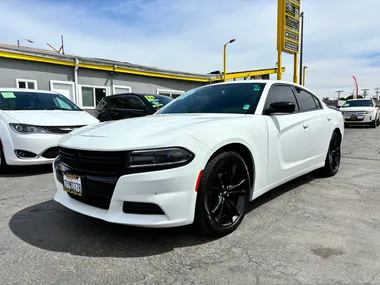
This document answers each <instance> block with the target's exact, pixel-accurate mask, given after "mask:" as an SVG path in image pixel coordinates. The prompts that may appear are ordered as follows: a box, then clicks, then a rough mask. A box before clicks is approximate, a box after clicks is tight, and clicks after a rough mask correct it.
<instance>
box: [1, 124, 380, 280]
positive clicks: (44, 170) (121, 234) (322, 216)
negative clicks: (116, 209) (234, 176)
mask: <svg viewBox="0 0 380 285" xmlns="http://www.w3.org/2000/svg"><path fill="white" fill-rule="evenodd" d="M379 184H380V128H377V129H371V128H348V129H346V136H345V141H344V145H343V160H342V165H341V169H340V172H339V173H338V174H337V175H336V176H335V177H332V178H328V179H322V178H320V177H318V176H316V175H315V174H310V175H306V176H303V177H301V178H299V179H296V180H294V181H292V182H290V183H288V184H286V185H284V186H281V187H279V188H276V189H274V190H272V191H270V192H269V193H267V194H265V195H263V196H262V197H260V198H259V199H257V200H256V201H254V202H252V203H251V205H250V206H249V213H248V214H247V215H246V217H245V218H244V221H243V223H242V224H241V225H240V227H239V228H238V229H237V231H235V232H234V233H232V234H231V235H229V236H226V237H224V238H220V239H215V240H209V239H205V238H200V237H199V236H197V235H195V234H194V233H193V232H192V229H191V228H190V227H181V228H173V229H143V228H134V227H127V226H121V225H113V224H108V223H106V222H102V221H100V220H96V219H92V218H88V217H85V216H82V215H80V214H76V213H74V212H72V211H70V210H68V209H66V208H64V207H62V206H60V205H59V204H57V203H56V202H54V201H53V200H52V196H53V193H54V184H53V178H52V173H51V170H50V167H49V166H48V167H32V168H22V169H14V170H12V172H11V173H10V174H9V175H6V176H0V284H23V285H24V284H25V285H26V284H44V285H48V284H70V285H72V284H76V285H79V284H91V285H94V284H123V285H124V284H165V285H166V284H181V285H182V284H233V285H235V284H244V285H249V284H323V285H326V284H380V242H379V241H380V215H379V211H380V189H379Z"/></svg>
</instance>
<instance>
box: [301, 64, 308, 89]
mask: <svg viewBox="0 0 380 285" xmlns="http://www.w3.org/2000/svg"><path fill="white" fill-rule="evenodd" d="M306 69H307V66H304V67H303V75H302V77H303V78H302V85H303V86H305V82H306Z"/></svg>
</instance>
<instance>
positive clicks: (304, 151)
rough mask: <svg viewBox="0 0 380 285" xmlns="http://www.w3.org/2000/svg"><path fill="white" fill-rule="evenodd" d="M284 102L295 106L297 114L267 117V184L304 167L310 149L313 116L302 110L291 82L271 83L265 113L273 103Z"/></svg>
mask: <svg viewBox="0 0 380 285" xmlns="http://www.w3.org/2000/svg"><path fill="white" fill-rule="evenodd" d="M284 101H286V102H293V103H294V104H295V105H296V110H295V112H294V113H292V114H284V115H267V116H266V121H267V126H268V138H269V148H268V149H269V153H268V161H269V163H268V179H269V181H268V185H270V184H272V183H276V182H278V181H280V180H282V179H285V178H287V177H289V176H291V175H293V174H296V173H297V172H300V171H302V170H304V169H305V165H306V161H307V157H308V154H309V151H310V148H309V145H310V128H309V126H310V118H309V116H308V114H307V113H303V112H301V111H300V107H299V103H298V101H297V99H296V96H295V94H294V91H293V89H292V87H291V86H290V85H287V84H274V85H272V87H271V88H270V90H269V93H268V97H267V99H266V102H265V105H264V111H263V114H265V110H266V109H267V108H269V106H270V104H271V103H275V102H284Z"/></svg>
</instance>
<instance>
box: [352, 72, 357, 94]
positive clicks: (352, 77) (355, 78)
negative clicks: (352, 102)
mask: <svg viewBox="0 0 380 285" xmlns="http://www.w3.org/2000/svg"><path fill="white" fill-rule="evenodd" d="M352 78H353V79H354V81H355V94H354V95H355V96H352V97H353V99H358V97H359V87H358V81H357V80H356V77H355V76H354V75H353V76H352Z"/></svg>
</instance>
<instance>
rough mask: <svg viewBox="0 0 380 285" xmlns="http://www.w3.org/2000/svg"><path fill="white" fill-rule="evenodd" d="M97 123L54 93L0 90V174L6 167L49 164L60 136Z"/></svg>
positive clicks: (55, 153) (54, 156)
mask: <svg viewBox="0 0 380 285" xmlns="http://www.w3.org/2000/svg"><path fill="white" fill-rule="evenodd" d="M98 122H99V120H97V119H96V118H95V117H93V116H92V115H90V114H89V113H87V112H85V111H83V110H81V109H80V108H79V107H78V106H76V105H75V104H74V103H73V102H71V101H70V100H69V99H67V98H66V97H65V96H63V95H61V94H58V93H56V92H50V91H42V90H29V89H28V90H23V89H4V88H1V89H0V172H5V171H6V170H7V166H8V165H20V166H22V165H39V164H50V163H52V162H53V161H54V159H55V158H56V157H57V155H58V147H57V143H58V141H59V140H60V139H61V138H62V137H63V136H64V135H66V134H68V133H70V132H71V131H72V130H74V129H78V128H81V127H83V126H87V125H90V124H95V123H98Z"/></svg>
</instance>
